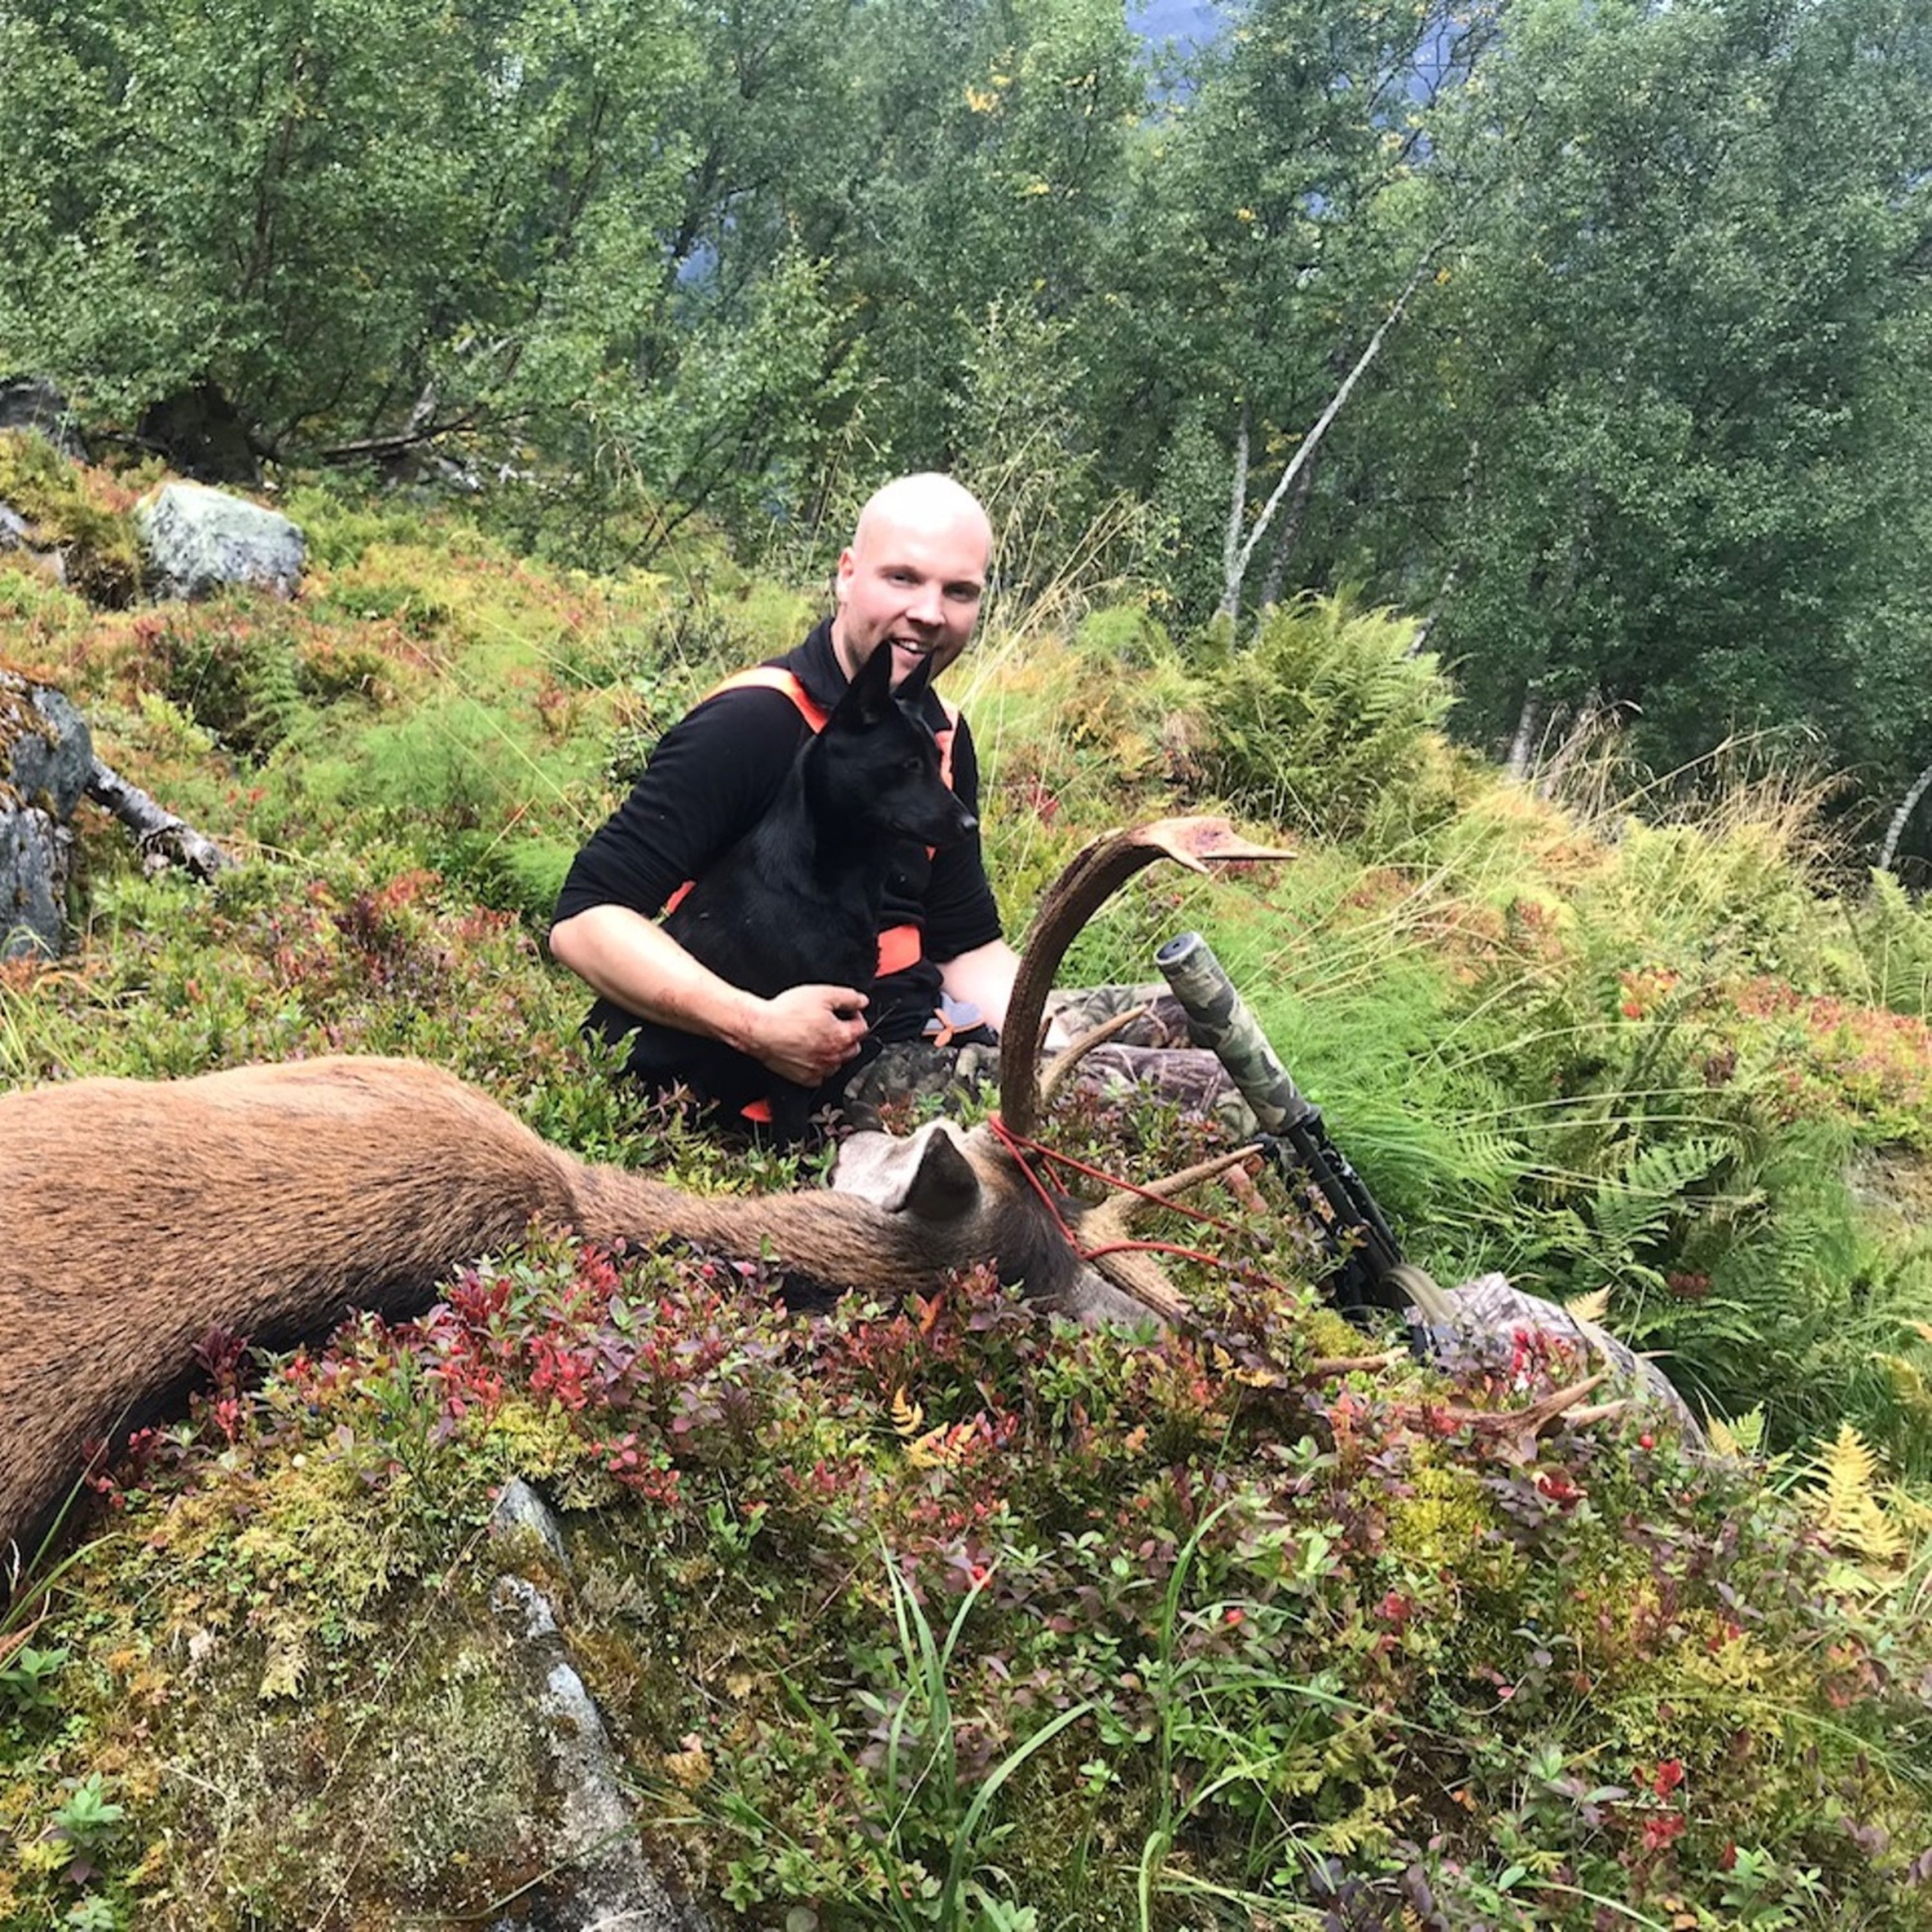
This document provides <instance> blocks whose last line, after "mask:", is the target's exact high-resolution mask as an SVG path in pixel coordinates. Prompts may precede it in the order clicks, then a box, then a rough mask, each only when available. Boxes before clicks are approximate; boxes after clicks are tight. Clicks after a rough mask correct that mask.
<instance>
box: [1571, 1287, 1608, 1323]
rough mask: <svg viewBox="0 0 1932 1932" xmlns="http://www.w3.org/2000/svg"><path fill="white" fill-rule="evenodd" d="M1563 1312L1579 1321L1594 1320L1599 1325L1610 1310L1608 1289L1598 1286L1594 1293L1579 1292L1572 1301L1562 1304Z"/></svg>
mask: <svg viewBox="0 0 1932 1932" xmlns="http://www.w3.org/2000/svg"><path fill="white" fill-rule="evenodd" d="M1563 1312H1564V1313H1565V1314H1566V1315H1568V1316H1573V1317H1574V1319H1576V1320H1577V1321H1579V1322H1595V1323H1597V1324H1598V1326H1599V1327H1601V1325H1602V1323H1603V1319H1604V1316H1607V1314H1609V1313H1610V1290H1609V1289H1607V1288H1600V1289H1598V1290H1597V1292H1595V1294H1594V1295H1578V1296H1577V1298H1576V1300H1575V1301H1566V1302H1565V1304H1563Z"/></svg>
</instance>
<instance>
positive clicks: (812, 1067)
mask: <svg viewBox="0 0 1932 1932" xmlns="http://www.w3.org/2000/svg"><path fill="white" fill-rule="evenodd" d="M550 951H551V953H553V955H554V956H555V957H556V960H557V962H558V963H559V965H564V966H567V967H568V968H570V970H571V971H572V972H573V973H574V974H576V975H577V977H578V978H579V979H580V980H583V982H584V983H585V984H586V985H587V986H589V988H590V989H592V992H597V993H600V994H601V995H603V997H604V998H605V999H607V1000H609V1001H611V1002H613V1004H615V1005H617V1006H619V1007H622V1008H623V1010H625V1012H626V1013H635V1014H636V1015H637V1017H638V1018H639V1019H645V1020H655V1021H656V1022H658V1024H659V1025H663V1026H668V1027H675V1028H677V1029H678V1031H679V1032H681V1033H690V1034H701V1035H703V1037H706V1039H709V1040H722V1041H723V1042H724V1044H725V1045H726V1046H729V1047H732V1048H734V1049H736V1051H737V1052H739V1053H742V1054H747V1055H749V1056H750V1057H751V1058H752V1059H754V1060H755V1061H758V1062H759V1063H760V1064H761V1065H763V1066H765V1067H769V1068H770V1069H771V1070H772V1072H773V1073H777V1074H781V1075H782V1076H784V1078H785V1079H787V1080H792V1081H796V1082H797V1083H798V1084H799V1085H801V1086H805V1087H815V1086H817V1085H818V1084H819V1083H820V1082H821V1081H823V1080H826V1079H829V1077H830V1076H832V1073H835V1071H836V1070H838V1068H839V1067H841V1066H842V1065H843V1064H844V1063H845V1062H846V1061H848V1060H850V1058H852V1056H853V1055H854V1054H855V1053H856V1052H858V1050H859V1041H860V1040H862V1039H863V1038H864V1037H865V1018H864V1009H865V1006H866V1004H868V1002H867V1000H866V996H865V994H864V993H863V992H860V991H859V989H857V988H856V987H851V986H793V987H791V988H790V989H788V990H787V991H786V992H782V993H780V994H779V995H777V997H776V998H773V999H769V1000H766V999H761V998H760V997H759V996H758V995H757V994H756V993H749V992H745V989H743V988H742V986H733V985H732V984H731V983H730V981H729V980H722V979H720V978H719V977H718V975H717V974H715V973H714V972H712V971H711V970H710V968H709V967H707V966H706V965H703V964H702V963H701V962H700V961H698V960H696V959H693V958H692V957H691V955H690V954H689V953H687V952H686V951H685V950H684V948H683V947H682V946H680V945H679V944H678V943H677V941H676V940H675V939H673V938H672V937H671V936H670V934H669V933H667V932H665V931H664V928H663V927H662V926H659V925H658V924H657V922H655V920H652V919H646V918H644V917H643V916H642V915H641V914H640V913H634V912H632V911H631V910H629V909H628V907H624V906H616V905H601V906H592V907H590V908H589V910H586V911H584V912H580V913H575V914H574V915H573V916H571V917H570V918H568V919H562V920H559V922H558V923H557V924H556V925H555V926H553V927H551V929H550Z"/></svg>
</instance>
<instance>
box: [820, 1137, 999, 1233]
mask: <svg viewBox="0 0 1932 1932" xmlns="http://www.w3.org/2000/svg"><path fill="white" fill-rule="evenodd" d="M956 1133H957V1130H956V1129H955V1128H954V1127H953V1126H952V1124H950V1122H949V1121H934V1122H932V1124H931V1125H930V1126H929V1127H922V1128H921V1129H920V1130H919V1132H918V1133H916V1134H915V1135H914V1136H913V1137H912V1139H910V1140H905V1141H902V1140H895V1139H893V1138H892V1136H891V1135H889V1134H879V1133H862V1134H854V1135H853V1136H852V1137H851V1138H850V1139H849V1140H848V1141H847V1142H845V1144H844V1146H842V1147H841V1148H840V1149H839V1150H838V1160H837V1161H836V1162H835V1163H833V1166H832V1187H833V1188H834V1190H835V1191H837V1192H838V1193H841V1194H855V1195H856V1196H859V1199H862V1200H865V1201H869V1202H871V1204H872V1205H873V1206H874V1208H880V1209H882V1210H883V1211H884V1212H885V1213H886V1214H909V1215H910V1216H911V1217H913V1219H914V1220H918V1221H926V1222H935V1223H936V1222H944V1221H957V1220H960V1219H961V1218H962V1217H964V1216H965V1215H968V1214H971V1213H972V1212H973V1211H974V1209H975V1208H977V1207H978V1206H979V1205H980V1176H979V1175H978V1173H977V1172H976V1171H975V1170H974V1166H973V1163H971V1161H970V1160H968V1159H967V1157H966V1156H965V1154H964V1152H962V1150H961V1148H960V1145H959V1141H958V1139H957V1138H956Z"/></svg>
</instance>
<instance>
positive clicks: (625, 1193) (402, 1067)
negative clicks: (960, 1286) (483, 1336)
mask: <svg viewBox="0 0 1932 1932" xmlns="http://www.w3.org/2000/svg"><path fill="white" fill-rule="evenodd" d="M966 1145H968V1147H969V1148H970V1147H971V1145H973V1143H972V1142H971V1141H968V1142H967V1143H966ZM972 1165H973V1166H974V1169H975V1170H976V1171H977V1170H979V1169H982V1168H983V1169H985V1170H986V1172H985V1174H984V1176H983V1178H984V1179H985V1180H986V1181H989V1182H990V1183H991V1184H990V1185H986V1186H980V1187H965V1188H964V1189H963V1190H962V1187H960V1185H959V1177H958V1176H957V1175H956V1176H955V1177H954V1178H953V1185H952V1186H951V1187H950V1189H949V1190H947V1192H946V1193H945V1195H944V1200H943V1202H941V1205H940V1206H939V1208H938V1211H937V1212H936V1213H933V1212H928V1211H925V1210H923V1209H922V1207H921V1206H920V1205H919V1203H918V1202H916V1201H913V1200H898V1201H895V1202H892V1203H891V1204H889V1206H890V1207H891V1208H896V1209H897V1211H888V1208H886V1207H881V1206H875V1205H872V1204H871V1202H868V1201H867V1200H865V1199H854V1198H853V1197H852V1196H849V1195H844V1194H832V1193H798V1194H787V1195H769V1196H759V1197H745V1196H739V1197H727V1196H716V1197H708V1196H700V1195H694V1194H688V1193H683V1192H682V1191H680V1190H678V1189H676V1188H673V1187H667V1186H665V1185H664V1184H663V1183H661V1182H660V1181H651V1180H648V1179H646V1178H645V1177H643V1175H637V1174H632V1173H629V1172H626V1171H625V1170H623V1169H618V1168H608V1167H595V1166H589V1165H587V1164H586V1163H583V1162H581V1161H579V1160H576V1159H574V1157H572V1156H571V1155H569V1154H565V1153H563V1152H562V1151H560V1150H559V1149H558V1148H553V1147H551V1146H550V1145H548V1144H547V1142H544V1141H542V1140H541V1139H538V1137H537V1136H535V1134H533V1133H531V1132H530V1130H529V1129H528V1128H527V1127H524V1126H523V1124H522V1123H521V1122H520V1121H517V1120H515V1119H514V1118H512V1117H511V1115H509V1114H508V1113H506V1112H505V1111H504V1110H503V1109H502V1108H501V1107H499V1106H497V1105H496V1103H494V1102H493V1101H492V1100H490V1099H489V1098H487V1097H486V1096H485V1095H484V1094H481V1093H479V1092H478V1091H476V1089H475V1088H472V1087H469V1086H466V1085H464V1084H463V1082H461V1081H460V1080H458V1079H456V1078H455V1076H453V1075H452V1074H449V1073H445V1072H443V1071H442V1070H440V1069H439V1068H437V1067H430V1066H426V1065H424V1064H420V1063H419V1062H416V1061H404V1060H380V1059H375V1058H368V1059H322V1060H311V1061H294V1062H291V1063H290V1064H286V1065H278V1066H260V1067H238V1068H236V1069H233V1070H230V1071H229V1072H226V1073H209V1074H203V1075H202V1076H199V1077H197V1078H196V1079H187V1080H178V1081H160V1082H148V1081H139V1080H112V1079H86V1080H77V1081H73V1082H68V1083H65V1084H62V1085H52V1086H46V1087H40V1088H33V1089H30V1090H28V1091H25V1092H20V1093H13V1094H5V1095H0V1597H4V1595H5V1582H4V1559H5V1558H6V1557H7V1554H8V1545H9V1544H10V1543H13V1542H17V1543H18V1544H20V1547H21V1548H22V1549H23V1550H26V1551H28V1552H29V1553H31V1547H32V1545H31V1541H30V1537H31V1532H34V1530H36V1529H37V1528H38V1527H39V1526H41V1525H42V1524H43V1523H45V1522H46V1521H47V1520H49V1515H50V1513H51V1511H52V1508H54V1507H55V1505H57V1504H58V1502H59V1500H60V1499H61V1497H62V1496H63V1495H64V1494H65V1493H66V1491H67V1490H68V1487H69V1486H70V1485H71V1484H72V1482H73V1481H74V1478H75V1475H76V1473H77V1470H78V1469H79V1467H80V1457H81V1448H82V1445H83V1443H84V1442H88V1441H90V1440H93V1439H104V1438H107V1437H108V1436H110V1435H113V1434H114V1433H116V1432H117V1431H118V1430H123V1429H125V1428H127V1427H132V1426H134V1425H136V1424H139V1423H140V1422H142V1421H145V1420H146V1419H148V1418H150V1417H151V1416H152V1415H154V1413H156V1412H157V1411H158V1410H159V1409H161V1408H163V1407H164V1406H166V1404H167V1403H169V1401H170V1400H178V1399H179V1394H180V1393H181V1390H182V1388H183V1387H184V1385H185V1383H186V1381H187V1370H188V1366H189V1364H190V1362H191V1361H192V1359H193V1350H194V1349H195V1346H196V1344H197V1343H199V1341H200V1340H202V1338H203V1337H205V1336H206V1335H207V1334H208V1332H209V1331H210V1330H211V1329H214V1328H223V1329H226V1330H228V1331H231V1332H233V1333H235V1334H241V1335H244V1336H246V1337H249V1338H250V1339H251V1340H254V1341H256V1342H258V1343H265V1344H269V1345H274V1346H287V1345H288V1344H290V1343H293V1342H295V1341H296V1340H299V1339H302V1338H303V1337H314V1336H319V1335H321V1334H326V1332H327V1331H329V1329H330V1328H332V1326H333V1325H335V1322H337V1321H338V1319H340V1318H341V1316H342V1315H343V1314H344V1312H345V1311H346V1310H349V1309H350V1308H352V1307H353V1308H365V1309H371V1310H377V1311H378V1312H380V1313H384V1314H387V1315H392V1316H400V1315H406V1314H410V1313H416V1312H418V1311H419V1310H422V1309H423V1308H425V1307H427V1306H428V1304H429V1303H430V1301H431V1299H432V1298H433V1295H434V1290H435V1288H436V1286H437V1283H439V1282H440V1281H442V1280H445V1279H446V1278H447V1277H448V1276H449V1274H450V1273H451V1272H452V1270H454V1269H455V1268H458V1267H459V1266H460V1265H462V1264H463V1263H464V1262H470V1261H473V1260H475V1259H477V1258H478V1256H481V1255H483V1254H484V1253H489V1252H490V1251H492V1250H499V1249H501V1248H502V1247H505V1246H506V1245H507V1244H509V1243H511V1242H513V1241H515V1240H516V1239H517V1238H518V1237H519V1236H520V1235H522V1234H523V1232H525V1230H526V1229H527V1228H528V1226H529V1224H530V1223H531V1222H532V1221H533V1220H534V1221H539V1222H543V1223H550V1224H554V1225H556V1226H564V1227H568V1228H570V1229H574V1230H575V1231H576V1232H578V1233H580V1234H581V1235H584V1236H586V1237H587V1238H589V1239H591V1240H593V1241H606V1242H608V1241H617V1240H619V1239H622V1240H625V1241H631V1242H637V1241H648V1240H651V1239H655V1238H659V1237H664V1236H670V1237H681V1238H683V1239H685V1240H688V1241H694V1242H697V1243H699V1244H702V1245H703V1246H705V1247H711V1248H715V1249H717V1250H720V1251H721V1252H724V1253H735V1254H738V1255H742V1256H755V1255H757V1254H760V1253H765V1252H769V1253H773V1254H775V1256H777V1257H778V1259H780V1260H781V1261H782V1262H784V1263H785V1264H786V1265H787V1266H789V1267H791V1268H795V1269H796V1270H797V1271H799V1272H801V1273H802V1274H807V1275H809V1276H811V1277H813V1278H814V1280H819V1281H821V1282H823V1283H826V1284H827V1285H829V1286H838V1287H856V1288H860V1289H865V1290H868V1291H869V1292H874V1293H878V1294H886V1295H894V1294H898V1293H902V1292H905V1291H907V1290H908V1289H918V1288H922V1287H930V1286H932V1284H933V1283H935V1281H936V1280H938V1277H940V1276H941V1275H942V1274H944V1273H945V1271H947V1269H949V1268H955V1267H959V1266H962V1265H969V1264H971V1263H973V1262H980V1261H985V1260H988V1259H998V1257H1000V1256H1001V1255H1002V1254H1003V1253H1006V1252H1007V1250H1009V1249H1013V1248H1016V1247H1017V1246H1018V1245H1019V1244H1020V1243H1021V1239H1022V1238H1021V1237H1019V1235H1016V1234H1015V1233H1013V1232H1012V1231H1011V1230H1010V1229H1003V1226H1002V1223H1003V1220H1012V1219H1013V1218H1014V1217H1013V1216H1012V1215H1011V1214H1010V1213H1009V1212H1007V1209H1008V1207H1009V1205H1010V1204H1011V1203H1012V1202H1013V1201H1014V1200H1015V1199H1016V1198H1017V1197H1016V1195H1015V1193H1014V1191H1013V1189H1012V1187H1011V1185H1010V1182H1009V1181H1007V1180H1006V1179H1005V1178H1003V1177H1002V1176H1001V1175H1000V1174H999V1173H998V1168H999V1166H1000V1165H1001V1164H1000V1163H998V1162H995V1161H992V1160H988V1159H986V1157H984V1156H983V1155H976V1156H975V1157H974V1160H973V1162H972ZM1063 1252H1064V1251H1063ZM1069 1259H1070V1258H1069ZM1022 1265H1023V1264H1022ZM1019 1271H1020V1270H1019V1267H1012V1266H1010V1267H1009V1268H1008V1269H1007V1272H1008V1273H1009V1274H1017V1273H1018V1272H1019ZM1040 1285H1041V1284H1038V1283H1036V1284H1035V1286H1040Z"/></svg>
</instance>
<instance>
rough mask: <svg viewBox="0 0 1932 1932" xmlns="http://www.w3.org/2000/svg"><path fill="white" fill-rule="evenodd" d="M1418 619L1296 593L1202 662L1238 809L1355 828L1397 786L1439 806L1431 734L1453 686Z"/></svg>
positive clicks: (1216, 772)
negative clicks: (1421, 646)
mask: <svg viewBox="0 0 1932 1932" xmlns="http://www.w3.org/2000/svg"><path fill="white" fill-rule="evenodd" d="M1414 646H1415V627H1414V626H1413V625H1412V624H1409V623H1406V622H1403V620H1402V619H1400V618H1398V617H1397V616H1394V615H1392V614H1391V613H1388V612H1385V611H1361V610H1356V609H1355V607H1353V606H1352V604H1351V603H1350V601H1349V600H1348V599H1347V598H1314V597H1308V598H1300V599H1298V600H1297V601H1295V603H1293V604H1289V605H1288V606H1286V607H1284V608H1283V609H1280V610H1274V611H1272V612H1270V613H1268V614H1267V615H1266V616H1264V617H1263V618H1262V622H1261V625H1260V628H1259V630H1258V631H1257V632H1256V635H1255V637H1254V639H1253V642H1252V643H1250V644H1248V645H1247V646H1244V647H1241V648H1239V649H1225V648H1223V649H1218V650H1215V651H1214V652H1213V655H1211V657H1209V658H1208V661H1207V662H1206V663H1205V665H1204V666H1203V668H1202V676H1203V682H1204V685H1205V693H1206V708H1207V712H1208V718H1209V720H1210V725H1209V728H1210V730H1211V732H1212V733H1213V735H1214V745H1213V749H1212V751H1211V754H1210V757H1209V762H1210V769H1211V773H1212V776H1213V781H1214V784H1215V786H1216V787H1217V789H1218V790H1220V791H1221V792H1223V793H1225V794H1226V796H1227V797H1228V798H1229V799H1230V800H1231V801H1232V802H1233V803H1234V804H1235V805H1237V806H1238V808H1240V809H1241V810H1242V811H1246V812H1248V813H1250V814H1252V815H1253V816H1254V817H1258V818H1268V819H1273V820H1278V821H1280V822H1282V823H1287V824H1292V825H1295V826H1306V827H1307V828H1309V829H1312V830H1317V831H1319V832H1321V833H1322V835H1323V836H1324V837H1326V838H1334V839H1348V838H1352V837H1355V835H1358V834H1359V833H1361V832H1363V831H1364V830H1366V829H1368V828H1369V827H1370V826H1371V825H1373V824H1375V823H1377V822H1378V821H1379V820H1380V819H1381V818H1382V816H1383V814H1384V809H1385V799H1388V798H1389V797H1390V796H1391V795H1393V796H1395V797H1398V798H1400V799H1402V800H1403V809H1404V810H1405V811H1407V812H1409V813H1413V814H1422V815H1423V816H1424V818H1425V819H1426V817H1427V816H1428V815H1430V814H1431V813H1432V811H1433V813H1435V814H1440V813H1441V812H1442V811H1444V810H1445V809H1446V807H1447V805H1448V799H1447V798H1446V797H1443V798H1432V796H1430V786H1429V785H1428V784H1427V782H1426V778H1427V773H1428V764H1429V760H1430V750H1431V746H1430V739H1431V736H1432V734H1433V733H1434V732H1435V730H1436V728H1437V727H1439V725H1440V724H1442V721H1443V719H1444V718H1445V716H1446V715H1448V710H1449V706H1450V703H1451V699H1452V693H1451V690H1450V688H1449V685H1448V683H1447V682H1446V681H1445V679H1444V678H1443V676H1442V672H1441V670H1440V668H1439V665H1438V664H1437V661H1436V658H1434V657H1433V656H1432V655H1429V654H1428V653H1427V652H1424V653H1422V654H1421V655H1416V654H1415V652H1414Z"/></svg>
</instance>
